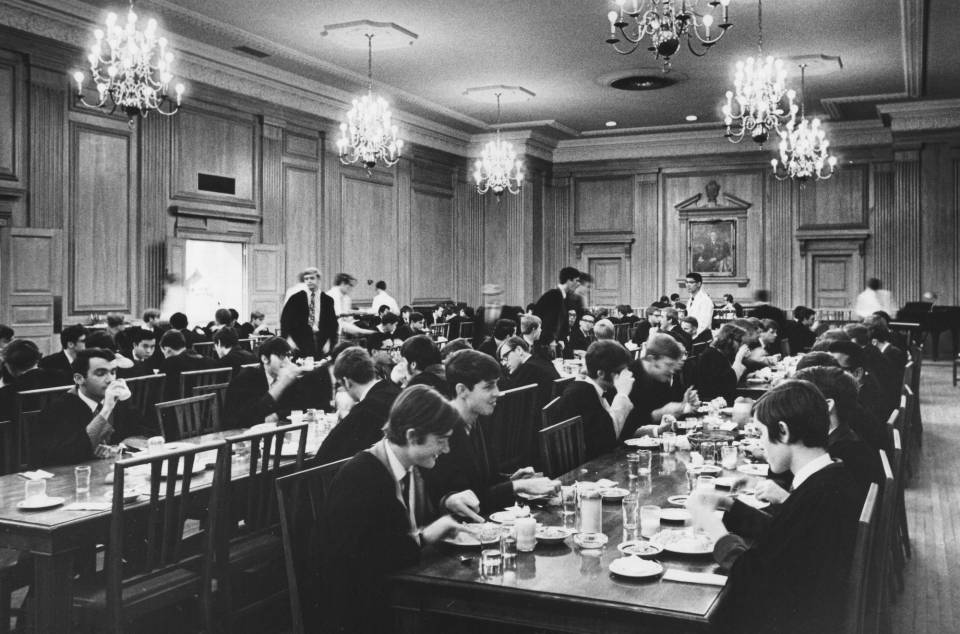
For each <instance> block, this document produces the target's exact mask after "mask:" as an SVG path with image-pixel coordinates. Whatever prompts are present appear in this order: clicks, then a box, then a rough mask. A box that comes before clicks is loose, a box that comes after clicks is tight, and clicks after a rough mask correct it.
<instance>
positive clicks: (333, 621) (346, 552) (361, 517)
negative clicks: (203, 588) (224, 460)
mask: <svg viewBox="0 0 960 634" xmlns="http://www.w3.org/2000/svg"><path fill="white" fill-rule="evenodd" d="M458 422H459V421H458V416H457V413H456V412H455V411H454V409H453V408H452V407H451V406H450V404H449V403H447V402H446V401H445V400H444V399H443V397H442V396H440V395H439V394H438V393H437V392H436V391H434V390H432V389H431V388H428V387H426V386H424V385H421V386H416V387H413V388H410V389H409V390H405V391H404V392H403V393H402V394H401V395H400V396H399V397H398V398H397V400H396V402H395V403H394V404H393V407H392V409H391V410H390V413H389V420H388V422H387V424H386V425H385V426H384V428H383V432H382V439H381V440H380V441H379V442H377V443H376V444H375V445H373V446H372V447H370V448H369V449H367V450H364V451H361V452H359V453H357V454H356V455H355V456H354V457H353V458H351V459H350V461H349V462H347V463H346V464H345V465H343V466H342V467H340V470H339V471H338V473H337V475H336V477H335V478H334V479H333V482H332V483H331V484H330V489H329V491H328V492H327V496H326V500H325V501H324V508H323V513H322V514H321V516H320V517H321V520H320V526H319V531H318V533H319V534H318V535H317V539H315V540H311V541H312V542H313V543H314V544H316V545H317V548H318V550H319V557H318V562H317V563H318V573H319V588H318V590H317V591H316V592H307V593H305V594H306V595H307V596H315V597H317V599H318V603H319V605H314V606H307V609H306V610H305V614H304V617H305V625H306V628H305V630H306V631H308V632H315V631H323V632H350V633H352V634H380V633H382V632H389V631H391V630H392V626H391V621H390V618H389V617H390V612H389V610H388V606H387V594H386V593H387V587H386V585H385V579H384V577H385V576H386V575H388V574H389V573H392V572H395V571H397V570H400V569H402V568H405V567H407V566H411V565H413V564H415V563H416V562H417V561H418V560H419V559H420V551H421V549H422V548H423V547H424V546H427V545H429V544H433V543H436V542H438V541H440V540H441V539H442V538H443V537H445V536H447V535H453V534H455V533H456V532H457V530H458V523H457V522H456V521H455V520H454V519H453V518H452V517H450V516H449V515H443V516H441V517H440V518H439V519H437V520H435V521H433V522H432V523H429V524H428V523H427V522H428V520H429V519H430V518H429V512H428V510H427V502H428V499H427V495H426V493H425V490H424V486H423V479H422V474H421V470H424V471H425V472H426V473H429V472H430V470H431V469H432V467H433V466H434V465H435V464H436V463H437V460H438V458H442V457H443V454H446V453H447V452H448V451H449V442H450V436H451V433H452V431H453V429H454V427H455V426H456V425H457V423H458ZM340 424H341V425H343V423H340Z"/></svg>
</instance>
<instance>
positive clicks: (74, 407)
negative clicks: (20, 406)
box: [28, 390, 157, 468]
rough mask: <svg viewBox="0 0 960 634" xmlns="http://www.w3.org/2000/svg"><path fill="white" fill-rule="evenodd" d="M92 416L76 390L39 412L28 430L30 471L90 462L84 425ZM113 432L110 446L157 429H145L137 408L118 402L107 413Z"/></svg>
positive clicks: (88, 445) (89, 449) (149, 433)
mask: <svg viewBox="0 0 960 634" xmlns="http://www.w3.org/2000/svg"><path fill="white" fill-rule="evenodd" d="M92 420H93V413H92V412H91V411H90V408H89V407H87V404H86V403H84V402H83V401H82V400H80V397H79V396H77V393H76V390H73V391H71V392H68V393H67V394H64V395H63V396H62V397H60V398H57V399H53V400H52V401H51V402H50V403H49V404H48V405H47V407H46V408H44V409H43V411H42V412H40V418H39V419H38V420H37V424H36V428H34V429H30V430H29V431H28V433H29V438H30V442H29V448H30V465H31V467H33V468H39V467H51V466H57V465H69V464H77V463H80V462H86V461H87V460H92V459H93V447H92V446H91V445H90V437H89V436H87V425H88V424H90V421H92ZM110 424H111V425H113V428H114V433H113V436H112V437H111V438H110V443H111V444H115V443H118V442H120V441H121V440H123V439H124V438H127V437H128V436H155V435H157V430H156V429H151V428H148V427H146V426H145V425H144V424H143V422H142V421H141V419H140V414H139V413H138V412H137V410H136V408H134V407H132V406H129V405H128V401H121V402H119V403H117V405H116V407H114V409H113V412H112V413H111V414H110Z"/></svg>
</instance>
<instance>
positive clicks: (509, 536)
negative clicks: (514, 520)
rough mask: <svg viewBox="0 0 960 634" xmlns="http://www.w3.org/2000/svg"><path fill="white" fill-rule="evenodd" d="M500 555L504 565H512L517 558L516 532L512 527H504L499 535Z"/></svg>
mask: <svg viewBox="0 0 960 634" xmlns="http://www.w3.org/2000/svg"><path fill="white" fill-rule="evenodd" d="M500 555H501V556H502V557H503V563H504V565H509V564H511V563H513V562H514V561H515V560H516V558H517V530H516V529H515V528H514V527H512V526H505V527H504V528H503V531H502V532H501V533H500Z"/></svg>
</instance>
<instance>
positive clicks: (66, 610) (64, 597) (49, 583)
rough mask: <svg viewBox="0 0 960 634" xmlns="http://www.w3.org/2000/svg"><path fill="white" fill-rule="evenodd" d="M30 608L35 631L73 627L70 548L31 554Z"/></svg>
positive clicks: (57, 632)
mask: <svg viewBox="0 0 960 634" xmlns="http://www.w3.org/2000/svg"><path fill="white" fill-rule="evenodd" d="M34 562H35V564H34V579H35V582H36V587H35V588H34V602H33V604H34V610H33V614H32V615H31V616H32V621H33V624H34V630H33V631H34V632H37V634H47V633H48V632H49V633H50V634H61V633H62V632H69V631H70V630H71V629H72V628H73V623H72V622H71V621H72V619H71V615H72V613H73V609H72V608H73V551H65V552H61V553H57V554H55V555H48V554H40V553H34Z"/></svg>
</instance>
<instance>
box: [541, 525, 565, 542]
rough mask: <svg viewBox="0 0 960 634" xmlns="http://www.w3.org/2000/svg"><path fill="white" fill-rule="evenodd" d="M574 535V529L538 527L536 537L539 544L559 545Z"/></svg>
mask: <svg viewBox="0 0 960 634" xmlns="http://www.w3.org/2000/svg"><path fill="white" fill-rule="evenodd" d="M573 533H574V530H573V529H572V528H564V527H563V526H538V527H537V533H536V535H537V541H539V542H543V543H545V544H559V543H561V542H563V541H564V540H565V539H566V538H567V537H570V536H571V535H573Z"/></svg>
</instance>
